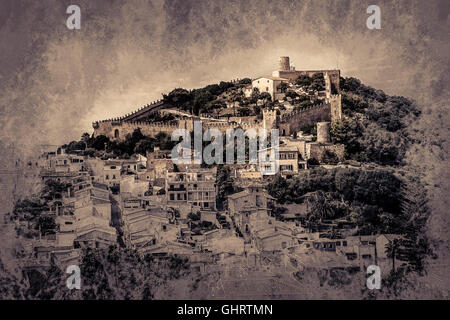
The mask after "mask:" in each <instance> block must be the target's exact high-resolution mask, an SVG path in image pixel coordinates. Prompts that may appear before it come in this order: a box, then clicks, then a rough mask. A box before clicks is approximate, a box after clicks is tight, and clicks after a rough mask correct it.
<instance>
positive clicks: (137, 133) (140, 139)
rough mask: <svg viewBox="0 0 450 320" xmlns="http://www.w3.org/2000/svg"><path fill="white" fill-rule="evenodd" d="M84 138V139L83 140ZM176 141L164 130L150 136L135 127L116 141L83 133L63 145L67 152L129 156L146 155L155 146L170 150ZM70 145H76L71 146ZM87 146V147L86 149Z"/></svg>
mask: <svg viewBox="0 0 450 320" xmlns="http://www.w3.org/2000/svg"><path fill="white" fill-rule="evenodd" d="M83 140H84V141H83ZM176 143H177V142H174V141H171V139H170V136H169V135H168V134H167V133H165V132H159V133H158V134H157V135H156V136H154V137H150V136H145V135H143V134H142V132H141V130H140V129H139V128H138V129H135V130H134V131H133V133H132V134H131V135H127V136H126V137H125V140H123V141H120V142H117V141H111V140H110V139H109V138H108V137H106V136H104V135H99V136H96V137H95V138H94V137H88V138H85V135H83V137H82V140H81V141H72V142H71V143H70V144H68V145H65V146H63V147H66V148H67V149H66V152H67V153H77V152H79V151H80V150H81V151H83V150H85V151H84V152H83V154H84V155H89V156H93V155H95V150H96V151H103V152H106V153H108V154H110V155H111V156H113V157H119V158H129V157H130V156H131V155H133V154H135V153H139V154H142V155H143V156H145V155H146V152H147V151H150V152H153V150H154V149H155V147H158V148H160V149H161V150H172V148H173V147H174V146H175V145H176ZM82 144H84V148H81V149H79V148H78V146H80V145H82ZM72 146H77V147H76V148H72ZM86 148H88V149H86Z"/></svg>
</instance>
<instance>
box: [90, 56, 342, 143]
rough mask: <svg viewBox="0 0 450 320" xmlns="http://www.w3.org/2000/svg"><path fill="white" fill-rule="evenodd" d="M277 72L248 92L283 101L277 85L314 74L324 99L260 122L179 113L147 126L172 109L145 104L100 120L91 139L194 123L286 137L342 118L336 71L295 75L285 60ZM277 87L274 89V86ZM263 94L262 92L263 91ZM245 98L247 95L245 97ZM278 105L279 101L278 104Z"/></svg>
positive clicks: (168, 130)
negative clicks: (320, 81) (154, 116)
mask: <svg viewBox="0 0 450 320" xmlns="http://www.w3.org/2000/svg"><path fill="white" fill-rule="evenodd" d="M279 62H280V63H279V68H278V69H279V70H276V71H274V72H273V73H272V76H271V77H270V76H269V77H261V78H257V79H254V80H253V81H252V85H251V88H250V87H248V88H245V89H244V90H243V91H244V92H245V90H246V89H254V88H258V90H259V91H261V88H265V89H267V92H269V93H270V94H271V96H272V99H274V100H280V99H282V98H283V97H284V94H283V92H282V91H281V90H280V89H279V84H280V83H281V82H286V83H292V82H294V81H295V80H296V79H297V78H298V77H299V76H301V75H306V76H309V77H311V76H313V75H315V74H318V73H320V74H323V77H324V83H325V86H324V89H325V90H324V97H323V99H321V100H319V101H320V103H317V104H314V105H312V106H309V107H306V108H303V109H300V110H296V111H292V112H290V113H287V114H286V113H284V114H282V115H278V113H279V112H278V113H277V110H262V115H263V117H262V120H261V119H260V120H257V121H255V120H252V121H250V120H248V119H246V117H241V119H239V120H236V119H233V120H231V119H230V118H212V117H199V116H195V115H191V114H186V113H180V114H178V115H177V117H176V119H174V120H171V121H165V122H151V121H148V116H149V115H151V114H152V113H155V112H163V111H164V110H168V109H174V107H173V106H171V105H170V104H168V103H166V102H165V101H163V100H158V101H155V102H153V103H151V104H148V105H146V106H144V107H142V108H140V109H138V110H136V111H135V112H133V113H131V114H126V115H124V116H122V117H119V118H113V119H108V120H101V121H96V122H94V123H93V124H92V125H93V128H94V137H96V136H99V135H104V136H107V137H108V138H109V139H111V140H115V141H122V140H124V139H126V137H127V136H128V135H131V134H132V133H133V131H134V130H135V129H138V128H139V129H140V130H141V132H142V134H144V135H147V136H155V135H157V134H158V133H159V132H164V133H167V134H169V135H170V134H171V133H172V132H173V131H174V130H176V129H186V130H188V131H193V128H194V121H202V126H203V129H204V130H207V129H218V130H220V131H221V132H222V133H225V132H226V130H227V129H236V128H242V129H243V130H247V129H256V130H257V129H266V130H270V129H272V128H279V129H280V135H282V136H290V135H292V134H294V133H296V132H297V131H299V129H300V128H301V127H302V126H303V125H307V124H315V123H317V122H324V121H325V122H326V121H331V122H334V121H337V120H339V119H341V117H342V110H341V95H340V93H339V91H340V90H339V79H340V70H306V71H298V70H295V68H294V67H291V66H290V61H289V57H281V58H280V61H279ZM266 79H267V83H269V82H270V81H272V82H270V83H271V86H270V87H269V86H268V85H267V87H264V86H266V84H263V86H262V87H261V84H260V81H261V82H262V81H263V80H264V81H265V80H266ZM274 83H275V84H277V85H275V84H274ZM263 91H266V90H263ZM246 95H248V91H247V93H246ZM280 101H281V100H280Z"/></svg>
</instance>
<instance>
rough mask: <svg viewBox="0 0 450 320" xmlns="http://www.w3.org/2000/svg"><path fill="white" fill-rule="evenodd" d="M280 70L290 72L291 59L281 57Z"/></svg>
mask: <svg viewBox="0 0 450 320" xmlns="http://www.w3.org/2000/svg"><path fill="white" fill-rule="evenodd" d="M278 70H279V71H290V70H291V65H290V62H289V57H280V60H279V67H278Z"/></svg>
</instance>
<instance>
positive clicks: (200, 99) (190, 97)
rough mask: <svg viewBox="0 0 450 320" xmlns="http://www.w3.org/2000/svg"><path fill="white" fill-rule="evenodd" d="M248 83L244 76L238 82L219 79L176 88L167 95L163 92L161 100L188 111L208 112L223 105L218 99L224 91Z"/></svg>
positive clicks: (193, 112)
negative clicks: (196, 85)
mask: <svg viewBox="0 0 450 320" xmlns="http://www.w3.org/2000/svg"><path fill="white" fill-rule="evenodd" d="M249 83H251V80H250V79H248V78H246V79H242V80H240V81H238V82H224V81H221V82H220V83H219V84H210V85H207V86H206V87H203V88H200V89H194V90H190V91H188V90H186V89H183V88H176V89H174V90H172V91H171V92H170V93H169V94H167V95H166V94H163V100H164V102H166V103H167V104H170V105H173V106H175V107H177V108H180V109H182V110H185V111H189V112H191V113H192V114H196V115H198V114H200V113H210V112H211V111H212V110H214V109H220V108H224V107H225V102H224V100H223V99H219V96H220V95H222V94H223V93H225V92H226V91H231V90H233V89H236V88H242V87H244V86H245V85H247V84H249Z"/></svg>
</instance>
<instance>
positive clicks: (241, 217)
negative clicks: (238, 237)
mask: <svg viewBox="0 0 450 320" xmlns="http://www.w3.org/2000/svg"><path fill="white" fill-rule="evenodd" d="M274 200H275V199H274V198H273V197H271V196H270V195H269V194H268V193H267V191H265V190H264V188H263V186H262V185H258V184H256V185H251V186H249V187H247V189H246V190H244V191H242V192H238V193H234V194H232V195H229V196H228V213H229V215H230V216H231V217H232V218H233V219H234V223H235V225H236V227H237V228H238V229H239V230H240V231H241V232H242V233H243V234H244V237H247V238H248V237H249V236H250V233H251V229H252V226H256V225H257V224H259V223H262V224H267V220H268V219H269V215H270V212H271V207H270V206H271V204H272V203H273V201H274Z"/></svg>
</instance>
